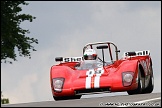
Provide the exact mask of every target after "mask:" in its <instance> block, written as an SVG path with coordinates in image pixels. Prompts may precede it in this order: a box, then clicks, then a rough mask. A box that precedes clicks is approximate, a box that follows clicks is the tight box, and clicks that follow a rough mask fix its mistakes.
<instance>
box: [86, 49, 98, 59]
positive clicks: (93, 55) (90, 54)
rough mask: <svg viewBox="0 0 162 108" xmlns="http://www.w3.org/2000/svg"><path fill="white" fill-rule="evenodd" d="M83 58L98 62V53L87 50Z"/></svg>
mask: <svg viewBox="0 0 162 108" xmlns="http://www.w3.org/2000/svg"><path fill="white" fill-rule="evenodd" d="M83 58H84V60H96V59H97V53H96V51H95V50H94V49H87V50H85V52H84V55H83Z"/></svg>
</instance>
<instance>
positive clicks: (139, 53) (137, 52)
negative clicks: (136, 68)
mask: <svg viewBox="0 0 162 108" xmlns="http://www.w3.org/2000/svg"><path fill="white" fill-rule="evenodd" d="M146 55H150V51H149V50H143V51H132V52H124V55H123V57H130V56H146Z"/></svg>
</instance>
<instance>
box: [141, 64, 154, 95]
mask: <svg viewBox="0 0 162 108" xmlns="http://www.w3.org/2000/svg"><path fill="white" fill-rule="evenodd" d="M150 70H151V75H150V80H149V84H148V86H147V87H146V88H145V90H144V91H143V93H151V92H152V91H153V89H154V76H153V69H152V66H150Z"/></svg>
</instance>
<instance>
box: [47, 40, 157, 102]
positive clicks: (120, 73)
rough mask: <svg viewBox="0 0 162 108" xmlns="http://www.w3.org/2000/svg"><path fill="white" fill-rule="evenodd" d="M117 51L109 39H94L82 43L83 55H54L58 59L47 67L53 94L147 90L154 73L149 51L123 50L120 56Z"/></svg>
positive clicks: (70, 95)
mask: <svg viewBox="0 0 162 108" xmlns="http://www.w3.org/2000/svg"><path fill="white" fill-rule="evenodd" d="M119 52H120V50H118V48H117V46H116V45H115V44H114V43H112V42H96V43H89V44H87V45H85V46H84V48H83V56H80V57H56V58H55V61H57V62H60V63H59V64H57V65H53V66H52V67H51V70H50V83H51V90H52V95H53V98H54V99H55V100H65V99H80V98H81V96H82V95H86V94H95V93H107V92H122V91H123V92H124V91H127V93H128V94H129V95H133V94H141V93H151V92H152V91H153V88H154V77H153V69H152V60H151V57H150V51H149V50H143V51H131V52H124V55H123V56H122V57H121V58H120V59H119V58H118V53H119ZM90 53H91V55H90ZM92 53H95V54H92ZM90 57H92V58H95V59H88V58H90Z"/></svg>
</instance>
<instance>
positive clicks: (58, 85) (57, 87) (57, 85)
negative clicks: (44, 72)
mask: <svg viewBox="0 0 162 108" xmlns="http://www.w3.org/2000/svg"><path fill="white" fill-rule="evenodd" d="M64 80H65V78H54V79H53V80H52V83H53V88H54V91H55V92H61V91H62V88H63V84H64Z"/></svg>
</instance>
